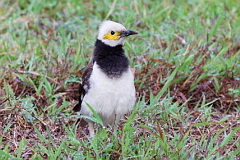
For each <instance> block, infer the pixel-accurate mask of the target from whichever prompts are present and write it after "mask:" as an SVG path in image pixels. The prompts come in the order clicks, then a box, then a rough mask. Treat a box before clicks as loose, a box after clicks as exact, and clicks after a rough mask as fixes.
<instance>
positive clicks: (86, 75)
mask: <svg viewBox="0 0 240 160" xmlns="http://www.w3.org/2000/svg"><path fill="white" fill-rule="evenodd" d="M92 70H93V61H92V62H91V63H90V64H89V65H88V66H87V68H86V70H85V72H84V73H83V76H82V84H80V85H79V103H78V104H77V105H76V106H75V107H74V108H73V111H75V112H78V111H80V110H81V104H82V100H83V98H84V96H85V94H86V93H87V92H88V89H89V87H90V84H89V78H90V76H91V74H92Z"/></svg>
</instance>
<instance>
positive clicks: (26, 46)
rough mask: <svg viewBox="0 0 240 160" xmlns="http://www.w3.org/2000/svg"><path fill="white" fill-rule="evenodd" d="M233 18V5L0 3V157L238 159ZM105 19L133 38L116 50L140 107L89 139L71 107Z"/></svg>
mask: <svg viewBox="0 0 240 160" xmlns="http://www.w3.org/2000/svg"><path fill="white" fill-rule="evenodd" d="M239 15H240V5H239V4H238V2H237V1H236V0H229V1H223V0H220V1H219V0H211V1H207V0H203V1H198V0H188V1H186V0H179V1H174V0H170V1H167V0H162V1H148V0H133V1H127V0H122V1H117V0H116V1H110V0H99V1H94V0H90V1H81V0H80V1H79V0H69V1H68V0H62V1H57V0H50V1H47V0H43V1H38V0H31V1H29V0H2V1H1V2H0V146H1V150H0V159H166V158H168V159H208V160H209V159H239V158H240V156H239V155H240V146H239V144H240V143H239V142H240V138H239V135H240V128H239V121H240V120H239V117H240V115H239V113H240V108H239V105H240V99H239V96H240V85H239V84H240V74H239V73H240V63H239V62H240V27H239V26H240V16H239ZM106 18H107V19H111V20H114V21H117V22H119V23H122V24H123V25H124V26H125V27H126V28H128V29H132V30H136V31H138V32H139V34H138V35H137V36H133V37H130V38H129V39H128V40H127V42H126V43H125V46H124V49H125V51H126V55H127V56H128V57H129V59H130V62H131V66H132V67H135V68H136V72H135V85H136V89H137V95H138V99H139V100H138V103H137V104H136V106H135V108H134V110H133V111H132V113H131V114H129V115H128V116H127V117H126V118H125V119H124V120H122V121H121V123H120V125H119V126H118V130H117V131H113V130H112V129H111V128H106V129H99V130H96V132H97V134H96V136H95V138H94V139H90V138H89V136H87V135H86V128H85V127H81V126H80V124H77V119H78V118H79V116H80V115H78V114H76V113H74V112H72V108H73V106H74V105H75V104H76V103H77V101H76V97H77V89H78V84H79V82H80V77H81V75H82V73H83V71H84V68H85V66H86V65H87V64H88V62H89V61H90V59H91V54H92V51H93V48H94V42H95V40H96V36H97V30H98V26H99V24H100V22H102V21H103V20H104V19H106ZM96 121H99V120H98V119H97V118H96Z"/></svg>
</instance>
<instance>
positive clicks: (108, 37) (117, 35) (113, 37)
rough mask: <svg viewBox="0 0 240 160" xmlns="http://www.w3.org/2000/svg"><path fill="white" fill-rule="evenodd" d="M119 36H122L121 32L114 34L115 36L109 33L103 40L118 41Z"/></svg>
mask: <svg viewBox="0 0 240 160" xmlns="http://www.w3.org/2000/svg"><path fill="white" fill-rule="evenodd" d="M119 34H120V33H119V32H114V34H111V32H108V33H107V34H105V35H104V37H103V39H108V40H118V39H119Z"/></svg>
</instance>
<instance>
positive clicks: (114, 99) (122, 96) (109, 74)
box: [73, 20, 138, 137]
mask: <svg viewBox="0 0 240 160" xmlns="http://www.w3.org/2000/svg"><path fill="white" fill-rule="evenodd" d="M135 34H138V32H137V31H133V30H127V29H126V28H125V27H124V26H123V25H122V24H120V23H117V22H114V21H111V20H105V21H103V22H102V23H101V24H100V27H99V31H98V36H97V39H96V42H95V48H94V51H93V56H92V60H91V62H90V63H89V65H88V66H87V67H86V69H85V72H84V73H83V75H82V82H81V83H80V85H79V103H78V104H77V105H76V106H75V107H74V108H73V110H74V111H76V112H77V111H80V114H81V115H85V116H93V113H92V111H91V110H90V109H89V106H91V107H92V108H93V109H94V110H95V111H96V112H97V114H98V115H99V116H100V117H101V119H102V122H103V125H104V126H115V127H116V126H117V125H118V123H119V121H120V119H121V118H122V117H123V115H124V114H126V113H129V112H130V111H131V110H132V108H133V107H134V105H135V103H136V90H135V85H134V73H133V71H132V70H131V68H130V65H129V60H128V58H127V56H126V55H125V53H124V49H123V46H124V41H125V39H126V38H127V37H128V36H130V35H135ZM84 120H85V121H86V122H87V124H88V130H89V134H90V136H91V137H94V134H95V132H94V122H93V121H91V120H90V119H87V118H85V119H84Z"/></svg>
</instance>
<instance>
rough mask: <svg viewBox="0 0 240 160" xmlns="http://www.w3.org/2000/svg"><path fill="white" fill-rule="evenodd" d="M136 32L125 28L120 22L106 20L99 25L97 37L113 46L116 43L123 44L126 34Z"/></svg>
mask: <svg viewBox="0 0 240 160" xmlns="http://www.w3.org/2000/svg"><path fill="white" fill-rule="evenodd" d="M137 33H138V32H136V31H132V30H127V29H126V28H125V27H124V26H123V25H121V24H120V23H116V22H113V21H110V20H106V21H103V22H102V24H101V25H100V28H99V33H98V39H99V40H101V41H102V42H103V43H105V44H107V45H109V46H111V47H115V46H117V45H123V44H124V40H125V38H126V37H127V36H130V35H134V34H137Z"/></svg>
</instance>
